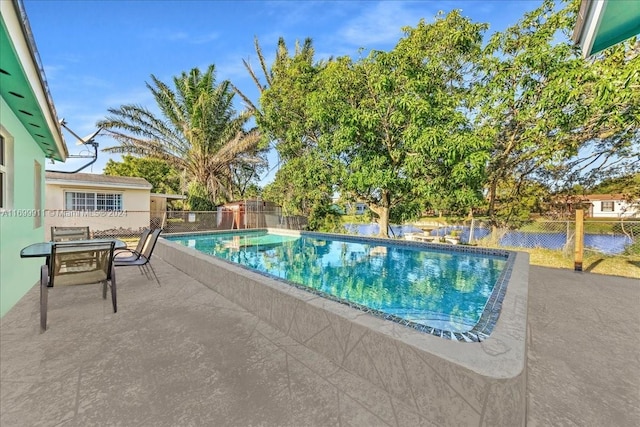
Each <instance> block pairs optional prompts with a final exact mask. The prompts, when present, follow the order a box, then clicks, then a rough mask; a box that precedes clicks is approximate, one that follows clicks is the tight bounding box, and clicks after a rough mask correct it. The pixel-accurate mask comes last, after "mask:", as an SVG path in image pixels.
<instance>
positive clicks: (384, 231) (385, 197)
mask: <svg viewBox="0 0 640 427" xmlns="http://www.w3.org/2000/svg"><path fill="white" fill-rule="evenodd" d="M390 202H391V197H390V195H389V191H388V190H382V197H381V200H380V205H369V209H371V210H372V211H373V213H375V214H376V215H378V226H379V227H380V230H379V231H378V237H389V211H390V210H391V208H390V207H389V206H390V204H391V203H390Z"/></svg>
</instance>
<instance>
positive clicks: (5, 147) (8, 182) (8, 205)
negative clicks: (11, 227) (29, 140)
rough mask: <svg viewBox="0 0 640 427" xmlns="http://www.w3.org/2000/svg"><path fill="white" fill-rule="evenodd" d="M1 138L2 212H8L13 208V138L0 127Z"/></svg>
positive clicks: (0, 194)
mask: <svg viewBox="0 0 640 427" xmlns="http://www.w3.org/2000/svg"><path fill="white" fill-rule="evenodd" d="M0 137H2V144H1V146H0V150H2V153H0V158H1V163H0V175H2V178H1V181H0V185H2V188H1V189H0V190H2V191H0V198H2V200H0V211H7V210H10V209H12V208H13V137H11V135H10V134H9V132H7V130H6V129H5V128H4V127H2V126H0Z"/></svg>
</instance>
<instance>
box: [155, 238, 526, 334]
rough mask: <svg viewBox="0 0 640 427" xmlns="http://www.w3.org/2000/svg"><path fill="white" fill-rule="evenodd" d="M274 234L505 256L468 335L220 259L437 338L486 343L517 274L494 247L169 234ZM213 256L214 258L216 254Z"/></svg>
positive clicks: (508, 257)
mask: <svg viewBox="0 0 640 427" xmlns="http://www.w3.org/2000/svg"><path fill="white" fill-rule="evenodd" d="M262 232H267V233H274V234H280V235H288V236H310V237H320V238H324V237H328V238H332V239H335V240H341V241H345V242H357V243H362V242H364V243H373V244H376V243H378V244H379V245H381V246H390V245H394V246H407V247H414V248H419V249H420V248H421V249H428V250H431V251H436V252H459V253H470V254H478V255H491V256H497V257H504V258H505V261H506V264H505V267H504V268H503V270H502V271H501V273H500V275H499V277H498V279H497V280H496V283H495V284H494V287H493V289H492V291H491V294H490V295H489V298H488V299H487V302H486V304H485V307H484V309H483V310H482V315H481V316H480V318H479V319H478V321H477V322H476V324H475V325H474V326H473V328H471V330H469V331H466V332H454V331H450V330H445V329H442V328H437V327H433V326H429V325H424V324H421V323H417V322H414V321H411V320H407V319H404V318H402V317H400V316H396V315H394V314H389V313H385V312H383V311H380V310H376V309H373V308H370V307H367V306H365V305H362V304H358V303H355V302H351V301H348V300H345V299H342V298H339V297H336V296H334V295H331V294H328V293H326V292H323V291H320V290H317V289H313V288H311V287H308V286H305V285H303V284H300V283H296V282H292V281H289V280H286V279H283V278H280V277H277V276H274V275H272V274H269V273H267V272H262V271H258V270H255V269H252V268H250V267H247V266H244V265H242V264H238V263H235V262H232V261H228V260H225V259H223V258H218V257H216V259H219V260H221V261H223V262H226V263H229V264H232V265H235V266H238V267H240V268H244V269H246V270H249V271H252V272H254V273H257V274H260V275H262V276H265V277H268V278H270V279H273V280H276V281H279V282H282V283H285V284H286V285H288V286H293V287H295V288H298V289H300V290H302V291H305V292H309V293H312V294H314V295H318V296H320V297H322V298H326V299H329V300H331V301H335V302H337V303H339V304H343V305H346V306H348V307H351V308H353V309H356V310H359V311H362V312H364V313H368V314H370V315H372V316H375V317H378V318H381V319H384V320H389V321H392V322H395V323H398V324H400V325H403V326H406V327H409V328H413V329H415V330H417V331H420V332H423V333H426V334H430V335H434V336H436V337H439V338H443V339H450V340H454V341H460V342H480V341H484V340H486V339H487V338H488V337H489V336H490V335H491V333H492V332H493V328H494V327H495V325H496V322H497V321H498V318H499V317H500V312H501V309H502V301H503V299H504V294H505V292H506V289H507V284H508V282H509V278H510V276H511V273H512V271H513V264H514V261H515V255H516V254H515V252H512V251H507V250H503V249H494V248H476V247H471V246H467V245H443V244H438V243H428V242H416V241H410V240H403V239H385V238H379V237H369V236H357V235H349V234H338V233H318V232H310V231H293V232H291V230H282V229H269V228H259V229H244V230H221V231H207V232H198V233H172V234H167V235H166V236H169V237H180V236H192V235H216V234H240V233H242V234H246V233H262ZM212 256H213V255H212Z"/></svg>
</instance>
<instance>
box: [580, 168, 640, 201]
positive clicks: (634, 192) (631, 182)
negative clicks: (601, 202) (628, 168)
mask: <svg viewBox="0 0 640 427" xmlns="http://www.w3.org/2000/svg"><path fill="white" fill-rule="evenodd" d="M589 193H590V194H628V195H630V196H635V197H638V198H640V173H636V174H633V175H624V176H619V177H614V178H607V179H605V180H603V181H602V182H600V183H599V184H598V185H596V186H594V187H592V188H591V189H590V190H589Z"/></svg>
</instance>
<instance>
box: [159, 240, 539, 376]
mask: <svg viewBox="0 0 640 427" xmlns="http://www.w3.org/2000/svg"><path fill="white" fill-rule="evenodd" d="M254 230H255V231H271V232H274V233H280V234H289V235H304V234H307V235H310V234H311V235H313V234H318V235H327V236H332V237H339V238H352V239H354V240H361V239H362V237H361V236H348V235H344V234H333V233H315V232H305V231H296V230H284V229H270V228H262V229H250V230H221V231H203V232H189V233H171V234H169V233H168V234H166V235H165V236H176V237H177V236H180V235H198V234H200V235H202V234H212V233H213V234H216V233H217V234H220V233H229V232H237V231H254ZM365 239H367V240H371V241H379V242H386V243H389V241H388V239H383V238H369V237H367V238H365ZM162 241H163V243H164V242H167V243H169V244H170V245H171V246H172V247H173V248H179V249H180V250H182V249H187V250H188V252H189V253H191V254H198V257H203V258H205V259H207V260H209V261H210V262H212V263H214V264H216V265H218V266H221V267H222V266H224V267H223V268H226V269H229V270H231V271H233V272H234V273H236V274H241V275H243V276H248V277H250V278H251V279H253V280H255V281H259V282H261V283H263V284H265V285H268V286H270V287H273V286H276V288H278V289H279V290H281V291H284V292H286V293H287V294H289V295H293V296H295V297H296V298H297V299H300V300H303V301H306V302H307V303H310V304H314V305H316V304H318V303H319V305H320V306H322V307H323V309H327V308H330V309H331V311H333V312H337V313H339V314H340V315H344V314H345V310H346V313H348V317H349V318H352V320H357V321H358V322H362V323H363V324H365V325H367V327H374V328H375V329H378V330H381V331H385V333H390V334H391V335H393V336H394V337H396V338H399V339H401V340H402V341H404V342H407V343H408V344H410V345H413V346H417V347H419V348H421V349H423V350H427V351H432V350H433V349H437V351H438V352H443V353H444V354H445V355H446V356H445V357H446V358H447V359H448V360H450V361H455V362H456V363H459V364H462V365H463V366H466V367H468V368H470V369H472V370H474V371H475V372H478V373H481V374H482V375H486V376H488V377H493V378H513V377H515V376H517V375H519V374H520V373H522V371H523V370H525V367H526V340H525V337H526V335H527V325H526V323H527V322H526V318H527V294H528V280H529V279H528V272H529V254H528V253H526V252H514V251H507V250H501V249H492V248H477V247H472V246H464V245H445V244H433V243H422V242H412V241H400V240H398V241H397V242H396V240H395V239H392V240H391V241H392V242H393V243H394V244H395V243H402V244H406V245H411V246H417V247H428V248H431V249H433V248H435V249H438V250H453V251H461V252H474V253H483V254H496V253H500V254H503V253H505V252H506V253H511V254H512V256H513V259H512V263H511V264H510V271H509V277H508V279H509V280H508V286H502V288H503V299H502V302H501V307H502V308H504V307H511V308H510V309H509V310H502V311H501V313H500V316H499V317H498V318H497V319H495V320H496V321H495V325H494V328H493V331H492V333H491V335H489V336H488V337H486V336H483V337H481V338H482V339H480V340H478V341H474V342H466V341H465V340H461V341H459V340H452V339H446V338H444V339H443V338H442V337H438V336H436V335H432V334H428V333H424V332H420V331H418V330H416V329H414V328H411V327H407V326H404V325H402V324H400V323H396V322H391V321H388V320H385V319H383V318H380V317H377V316H373V315H372V314H370V313H365V312H362V311H360V310H358V309H356V308H351V307H349V306H348V305H346V304H342V303H340V302H338V301H334V300H332V299H328V298H325V297H324V296H320V295H317V294H315V293H312V292H309V291H308V289H299V288H298V287H296V286H291V282H288V281H285V280H282V279H276V278H274V277H272V276H268V275H265V274H261V273H260V272H258V271H255V270H251V269H248V268H246V267H244V266H241V265H239V264H235V263H232V262H229V261H226V260H223V259H221V258H217V257H214V256H212V255H207V254H204V253H201V252H198V251H196V250H195V249H193V248H188V247H186V246H183V245H180V244H179V243H175V242H172V241H170V240H166V239H162ZM445 246H446V247H445ZM168 261H169V262H171V260H168ZM505 270H506V268H505ZM185 272H186V273H187V274H189V271H188V270H186V271H185ZM276 284H277V285H276ZM504 284H507V283H504ZM282 287H285V288H284V289H283V288H282ZM341 307H344V309H343V308H341ZM351 310H353V311H357V312H358V313H361V314H362V316H361V315H355V316H354V314H353V313H349V311H351ZM379 322H381V323H379ZM449 343H451V344H458V345H461V346H465V345H481V346H482V348H483V351H482V354H481V355H474V356H473V357H470V356H469V354H468V353H466V352H465V351H464V349H463V348H459V347H458V346H453V347H451V346H450V345H449ZM494 353H495V354H494ZM506 353H509V354H511V355H512V356H513V357H511V358H509V360H508V363H506V362H507V360H505V359H504V358H501V359H502V360H500V361H499V362H498V363H496V362H497V359H496V357H495V355H500V354H506ZM478 356H482V357H478Z"/></svg>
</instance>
